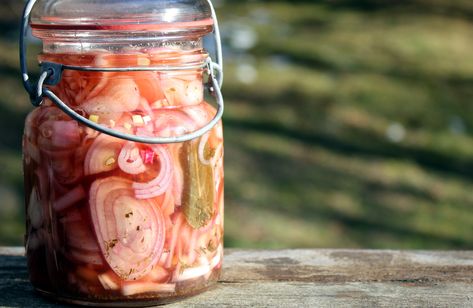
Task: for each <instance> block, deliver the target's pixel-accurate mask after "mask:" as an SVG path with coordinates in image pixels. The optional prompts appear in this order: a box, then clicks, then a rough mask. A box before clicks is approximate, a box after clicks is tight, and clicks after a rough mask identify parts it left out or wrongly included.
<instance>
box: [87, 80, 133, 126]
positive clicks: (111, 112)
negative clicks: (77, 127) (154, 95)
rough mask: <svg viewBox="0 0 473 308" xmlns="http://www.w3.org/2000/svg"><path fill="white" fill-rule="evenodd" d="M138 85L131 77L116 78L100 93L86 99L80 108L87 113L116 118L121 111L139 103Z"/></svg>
mask: <svg viewBox="0 0 473 308" xmlns="http://www.w3.org/2000/svg"><path fill="white" fill-rule="evenodd" d="M140 100H141V96H140V92H139V90H138V86H137V85H136V83H135V82H134V81H133V80H131V79H116V80H114V81H113V82H110V83H109V84H108V85H107V86H106V87H105V88H104V89H103V90H102V92H101V93H100V94H98V95H97V96H95V97H93V98H91V99H89V100H86V101H85V102H84V103H83V104H81V105H80V108H81V109H82V110H84V111H85V112H86V113H87V114H89V115H91V114H94V115H98V116H99V117H100V118H105V119H114V120H116V119H118V118H119V117H120V116H121V114H122V113H123V112H129V111H133V110H135V109H136V108H137V107H138V106H139V104H140Z"/></svg>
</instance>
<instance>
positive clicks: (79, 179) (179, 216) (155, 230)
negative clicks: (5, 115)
mask: <svg viewBox="0 0 473 308" xmlns="http://www.w3.org/2000/svg"><path fill="white" fill-rule="evenodd" d="M74 1H76V2H74ZM74 1H72V0H64V1H62V2H60V3H58V6H61V5H64V7H61V9H57V11H55V10H52V11H51V6H48V5H45V4H47V1H41V0H39V1H38V2H39V3H40V5H39V8H40V9H39V13H38V12H36V13H34V11H33V15H32V17H31V24H32V29H33V35H35V36H37V37H39V38H40V39H42V40H43V53H42V54H41V55H39V57H38V60H39V63H40V67H41V70H42V71H41V74H40V76H41V77H40V78H39V80H37V82H36V83H32V81H31V80H30V79H29V77H28V71H27V66H26V61H25V60H24V59H25V53H26V46H25V42H24V40H22V41H21V42H20V54H21V60H22V72H23V82H24V85H25V89H26V90H27V92H28V93H29V95H30V98H31V102H32V104H33V105H34V106H35V107H36V108H35V109H33V110H32V111H31V112H30V113H29V115H28V116H27V118H26V123H25V130H24V136H23V163H24V180H25V196H26V197H25V203H26V227H27V233H26V237H25V247H26V254H27V261H28V268H29V273H30V280H31V282H32V284H33V286H34V288H35V289H36V290H37V291H39V292H40V293H41V294H42V295H45V296H48V297H52V298H53V299H57V300H60V301H65V302H68V303H75V304H84V305H95V306H115V305H116V306H140V305H141V306H144V305H150V304H156V303H165V302H170V301H175V300H178V299H181V298H184V297H187V296H191V295H194V294H197V293H200V292H202V291H205V290H207V289H208V288H209V287H211V286H213V285H215V284H216V282H217V280H218V278H219V276H220V273H221V269H222V261H223V207H224V196H223V195H224V170H223V151H224V147H223V130H222V122H221V116H222V113H223V98H222V95H221V93H220V85H221V76H219V75H218V74H222V62H221V46H220V38H219V34H218V33H219V32H218V24H217V22H216V17H215V12H214V10H213V8H212V6H211V3H210V1H207V0H195V1H188V0H185V1H170V2H169V3H168V4H169V5H175V6H176V8H175V9H176V10H177V11H179V12H180V14H177V15H176V16H177V17H176V18H177V19H176V20H174V21H172V22H169V21H168V20H161V18H163V17H162V16H161V15H159V14H157V16H155V17H153V18H155V19H153V22H154V24H153V23H150V24H148V26H149V27H151V30H147V29H141V28H140V27H143V26H142V20H141V19H140V18H142V17H140V16H143V15H140V14H134V15H133V17H130V18H128V17H127V15H126V14H127V13H126V12H127V10H129V9H130V7H129V6H130V5H131V7H133V8H135V7H136V6H133V5H132V4H133V1H131V2H130V1H124V0H118V1H117V3H118V4H117V8H116V12H119V11H121V12H123V15H120V16H117V17H116V18H117V20H121V22H122V24H119V25H118V26H117V25H115V24H107V23H109V22H110V16H108V15H106V16H105V17H103V16H102V15H100V14H108V13H107V12H108V6H107V5H106V4H107V3H106V2H107V1H105V0H102V1H92V2H91V1H90V0H78V2H77V0H74ZM35 2H36V1H34V0H30V1H29V2H28V3H27V7H26V10H25V16H24V21H23V28H22V33H23V34H24V35H25V34H26V31H27V26H28V19H29V18H28V17H29V14H30V11H29V9H30V10H31V6H32V5H33V4H34V3H35ZM49 2H51V1H49ZM53 2H54V1H53ZM142 2H143V6H140V7H139V8H138V9H140V10H145V9H147V8H149V7H151V6H153V5H157V6H160V7H161V8H163V9H164V8H166V5H167V4H166V3H164V2H166V1H164V2H163V1H155V0H146V1H142ZM191 2H192V3H191ZM193 2H196V3H197V4H198V5H197V4H195V3H193ZM78 3H79V4H80V3H82V4H84V5H85V4H87V5H89V6H86V5H85V6H84V9H83V10H75V9H74V8H77V5H78ZM130 3H131V4H130ZM189 3H191V5H189ZM145 4H146V5H148V6H146V5H145ZM53 7H54V6H53ZM28 8H29V9H28ZM157 11H159V10H157ZM57 12H59V13H57ZM116 12H115V13H114V14H116ZM189 12H191V13H192V14H194V15H192V14H191V13H189ZM135 13H136V12H135ZM35 14H36V15H35ZM55 14H63V15H64V16H62V17H64V18H65V21H59V22H58V20H61V19H60V17H58V16H56V15H55ZM78 14H79V15H78ZM81 14H82V15H81ZM87 14H89V15H90V14H91V15H92V17H93V18H92V17H89V19H84V18H85V17H87V16H86V15H87ZM94 14H95V15H94ZM130 14H131V13H130ZM199 14H200V15H199ZM53 15H54V16H53ZM51 16H53V17H51ZM136 16H138V17H136ZM189 16H194V17H193V19H192V20H190V21H189V20H180V19H179V18H181V19H183V18H184V19H185V18H189ZM196 16H197V17H196ZM62 17H61V18H62ZM102 17H103V18H102ZM58 18H59V19H58ZM68 18H69V19H68ZM120 18H121V19H120ZM133 18H136V19H133ZM196 18H197V21H196ZM199 18H200V19H199ZM82 20H91V22H90V24H87V25H84V24H80V25H77V24H75V23H78V22H79V23H80V22H82ZM115 21H116V20H115V19H114V22H115ZM61 22H62V23H61ZM148 22H149V20H148ZM56 23H57V24H56ZM97 25H99V26H97ZM137 27H138V28H139V29H141V30H140V31H141V32H140V31H137ZM104 29H106V30H104ZM170 29H174V30H173V31H174V32H173V35H174V36H173V37H172V38H168V37H167V36H168V35H170V34H169V32H170V31H171V30H170ZM191 30H192V31H191ZM83 31H85V32H86V33H88V34H87V35H84V36H81V35H77V34H81V33H84V32H83ZM149 31H155V32H153V33H154V35H156V41H150V40H149V37H147V35H148V34H149ZM212 31H214V35H215V36H216V38H215V40H216V44H217V46H218V48H217V50H218V52H217V62H213V61H212V60H211V58H210V55H209V54H208V53H207V52H206V50H205V49H204V48H203V43H202V37H203V36H204V35H207V34H209V33H211V32H212ZM171 32H172V31H171ZM71 33H74V35H72V34H71ZM91 33H92V34H91ZM177 34H179V35H178V37H179V38H178V39H176V36H177ZM89 36H91V37H93V39H92V38H90V37H89ZM130 37H131V38H132V39H131V41H132V43H130V40H128V39H129V38H130ZM83 40H85V41H87V40H93V42H94V44H91V43H87V44H84V42H83ZM140 40H146V43H143V42H142V41H140ZM52 79H54V80H52ZM206 92H208V93H209V94H210V95H209V96H208V97H209V98H211V97H213V99H215V100H216V103H217V107H214V106H213V105H215V104H211V103H210V102H209V101H208V100H207V96H206V95H205V93H206ZM135 137H136V138H135Z"/></svg>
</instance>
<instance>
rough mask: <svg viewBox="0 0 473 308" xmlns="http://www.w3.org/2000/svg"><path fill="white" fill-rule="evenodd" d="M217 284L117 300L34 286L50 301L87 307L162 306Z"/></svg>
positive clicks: (204, 290)
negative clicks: (182, 291)
mask: <svg viewBox="0 0 473 308" xmlns="http://www.w3.org/2000/svg"><path fill="white" fill-rule="evenodd" d="M216 286H217V284H216V283H214V284H211V285H208V286H206V287H204V288H202V289H199V290H196V291H193V292H190V293H188V294H185V295H182V294H179V295H171V296H168V297H165V296H164V297H161V298H155V299H146V298H144V299H139V298H132V299H128V300H126V299H116V300H102V301H101V300H96V299H92V298H91V299H79V298H75V297H69V296H62V295H58V294H56V293H52V292H48V291H45V290H41V289H39V288H34V290H35V291H36V293H38V294H39V295H40V296H42V297H44V298H46V299H47V300H49V301H53V302H56V303H58V302H59V303H63V304H73V305H79V306H85V307H152V306H160V305H166V304H171V303H175V302H179V301H182V300H184V299H187V298H190V297H193V296H196V295H199V294H201V293H203V292H206V291H209V290H212V289H214V288H216Z"/></svg>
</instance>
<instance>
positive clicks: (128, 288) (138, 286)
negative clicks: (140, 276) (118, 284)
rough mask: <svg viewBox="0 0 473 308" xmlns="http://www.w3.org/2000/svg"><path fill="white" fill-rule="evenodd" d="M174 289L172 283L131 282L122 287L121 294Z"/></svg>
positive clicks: (161, 291)
mask: <svg viewBox="0 0 473 308" xmlns="http://www.w3.org/2000/svg"><path fill="white" fill-rule="evenodd" d="M175 291H176V284H174V283H154V282H133V283H128V284H125V285H124V286H123V287H122V294H123V295H125V296H130V295H135V294H141V293H149V292H155V293H173V292H175Z"/></svg>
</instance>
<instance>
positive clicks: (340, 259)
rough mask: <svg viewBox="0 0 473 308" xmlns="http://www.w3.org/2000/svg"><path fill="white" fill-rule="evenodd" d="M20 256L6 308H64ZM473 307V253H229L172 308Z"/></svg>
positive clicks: (4, 267) (14, 253)
mask: <svg viewBox="0 0 473 308" xmlns="http://www.w3.org/2000/svg"><path fill="white" fill-rule="evenodd" d="M22 254H23V250H22V249H20V248H0V306H2V307H58V306H59V305H56V304H54V303H51V302H48V301H46V300H44V299H42V298H40V297H38V296H36V295H35V293H33V290H32V288H31V286H30V284H29V282H28V279H27V270H26V265H25V258H24V257H23V256H22ZM205 306H212V307H347V306H350V307H360V306H362V307H403V306H409V307H417V306H418V307H473V252H469V251H465V252H433V251H388V250H276V251H268V250H265V251H262V250H232V249H227V250H226V251H225V263H224V274H223V276H222V279H221V281H220V283H219V285H218V286H217V288H215V289H214V290H211V291H208V292H206V293H203V294H201V295H198V296H195V297H193V298H190V299H187V300H185V301H182V302H179V303H177V304H171V305H168V306H167V307H205Z"/></svg>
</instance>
